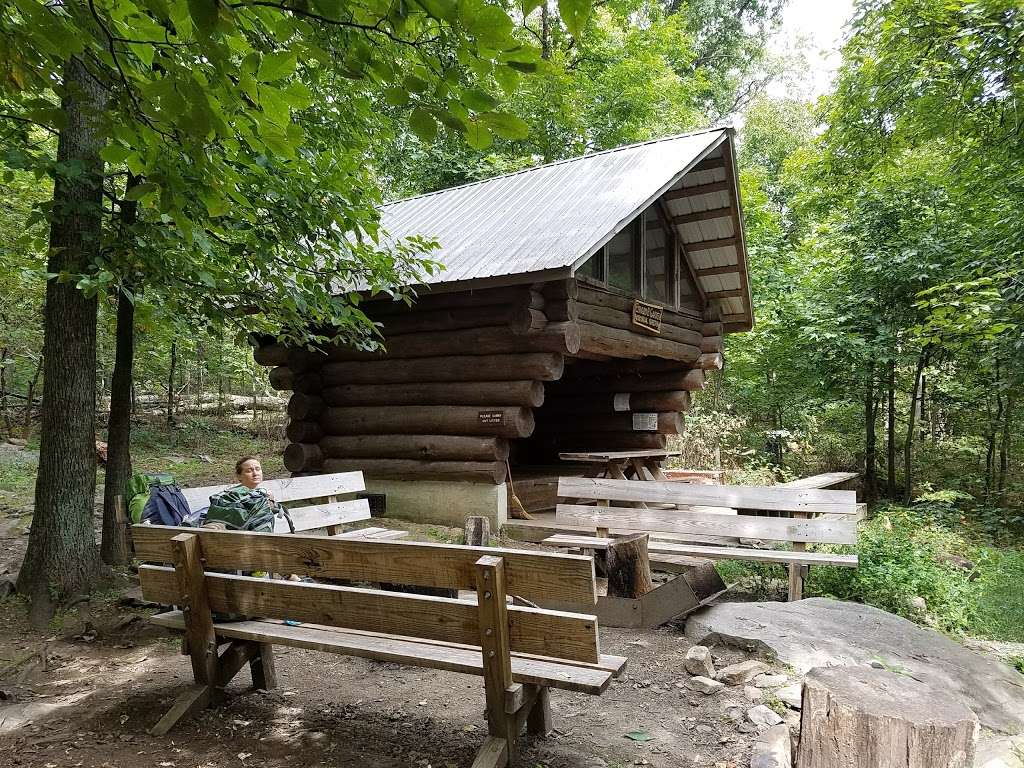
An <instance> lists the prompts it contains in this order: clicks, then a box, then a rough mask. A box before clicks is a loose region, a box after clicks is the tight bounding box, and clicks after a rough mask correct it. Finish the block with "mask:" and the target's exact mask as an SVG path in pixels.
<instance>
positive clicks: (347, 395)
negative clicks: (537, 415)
mask: <svg viewBox="0 0 1024 768" xmlns="http://www.w3.org/2000/svg"><path fill="white" fill-rule="evenodd" d="M323 397H324V400H325V401H326V402H327V404H328V405H522V406H527V407H531V408H537V407H539V406H540V405H541V404H542V403H543V402H544V385H543V384H542V383H540V382H539V381H466V382H454V381H453V382H442V383H433V384H349V385H347V386H340V387H328V388H326V389H325V390H324V392H323Z"/></svg>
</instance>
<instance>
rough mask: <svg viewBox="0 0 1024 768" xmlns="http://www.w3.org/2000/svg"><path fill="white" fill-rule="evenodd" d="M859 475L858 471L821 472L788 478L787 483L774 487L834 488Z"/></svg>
mask: <svg viewBox="0 0 1024 768" xmlns="http://www.w3.org/2000/svg"><path fill="white" fill-rule="evenodd" d="M859 476H860V473H858V472H823V473H822V474H820V475H811V476H810V477H801V478H799V479H798V480H790V481H789V482H788V483H779V484H778V485H777V486H775V487H776V488H835V487H836V486H837V485H845V484H846V483H849V482H851V481H852V480H856V479H857V478H858V477H859Z"/></svg>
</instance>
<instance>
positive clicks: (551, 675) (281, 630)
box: [151, 611, 625, 694]
mask: <svg viewBox="0 0 1024 768" xmlns="http://www.w3.org/2000/svg"><path fill="white" fill-rule="evenodd" d="M151 621H152V622H153V623H154V624H157V625H159V626H162V627H167V628H168V629H178V630H181V629H184V628H185V619H184V616H183V614H182V613H181V611H170V612H167V613H161V614H158V615H156V616H154V617H152V619H151ZM214 628H215V630H216V632H217V635H218V636H221V637H230V638H232V639H237V640H249V641H252V642H257V643H275V644H277V645H287V646H291V647H295V648H305V649H308V650H315V651H326V652H328V653H341V654H345V655H348V656H359V657H361V658H365V659H374V660H376V661H387V662H393V663H399V664H410V665H413V666H418V667H427V668H430V669H442V670H448V671H450V672H462V673H464V674H469V675H483V659H482V657H481V654H480V649H479V648H478V647H473V646H470V645H459V644H456V643H445V642H429V641H418V640H415V639H410V638H402V637H397V636H387V635H379V634H374V633H369V632H359V631H354V630H344V629H333V628H327V627H321V626H316V625H305V624H304V625H302V626H298V627H292V626H289V625H287V624H281V623H278V622H272V621H265V620H257V621H230V622H220V623H215V624H214ZM624 665H625V659H624V658H622V657H619V656H601V657H600V661H599V663H598V664H594V665H588V664H579V665H576V664H567V663H557V662H554V661H551V660H545V659H542V658H537V657H532V656H529V655H522V654H516V653H513V654H512V676H513V677H514V678H515V680H516V682H519V683H531V684H533V685H548V686H551V687H552V688H560V689H563V690H567V691H577V692H580V693H590V694H599V693H601V692H602V691H604V690H605V689H606V688H607V687H608V684H609V682H610V681H611V679H612V677H614V676H615V674H617V673H618V672H620V671H621V670H622V669H623V667H624Z"/></svg>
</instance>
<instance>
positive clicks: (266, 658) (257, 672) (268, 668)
mask: <svg viewBox="0 0 1024 768" xmlns="http://www.w3.org/2000/svg"><path fill="white" fill-rule="evenodd" d="M249 672H250V673H251V674H252V685H253V688H258V689H260V690H261V691H272V690H273V689H274V688H277V669H276V668H275V667H274V646H273V645H272V644H271V643H260V644H259V651H258V652H257V653H256V655H255V656H253V657H252V659H250V660H249Z"/></svg>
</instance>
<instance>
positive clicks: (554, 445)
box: [255, 128, 753, 525]
mask: <svg viewBox="0 0 1024 768" xmlns="http://www.w3.org/2000/svg"><path fill="white" fill-rule="evenodd" d="M734 143H735V134H734V131H733V129H731V128H720V129H714V130H707V131H702V132H698V133H691V134H685V135H680V136H672V137H669V138H664V139H658V140H655V141H648V142H644V143H641V144H634V145H630V146H625V147H620V148H618V149H613V150H609V151H605V152H596V153H593V154H589V155H584V156H582V157H578V158H574V159H570V160H564V161H560V162H555V163H551V164H548V165H542V166H539V167H535V168H530V169H526V170H523V171H519V172H516V173H510V174H506V175H502V176H498V177H495V178H491V179H487V180H484V181H479V182H474V183H470V184H465V185H462V186H458V187H454V188H451V189H445V190H441V191H438V192H433V193H430V194H424V195H419V196H416V197H412V198H409V199H405V200H399V201H397V202H393V203H389V204H386V205H384V206H383V207H382V210H381V219H382V221H381V225H382V228H383V229H384V230H385V231H386V232H387V233H388V234H389V236H390V237H392V238H396V239H397V238H404V237H408V236H411V235H421V236H423V237H426V238H431V239H434V240H436V241H437V243H438V244H439V248H438V249H437V250H434V251H432V252H431V253H430V254H429V257H430V258H432V259H434V260H435V261H438V262H440V263H441V265H442V267H443V268H442V269H441V270H440V271H439V272H438V273H437V274H435V275H433V276H432V277H430V278H429V280H428V281H426V282H425V283H424V284H423V285H420V286H417V287H416V290H417V293H418V299H417V300H416V301H415V303H414V304H413V305H412V306H411V307H408V306H406V305H405V304H404V303H403V302H396V301H391V300H388V299H387V298H375V299H369V298H368V300H367V301H365V302H364V303H363V304H362V305H361V307H362V309H363V310H364V312H366V314H367V315H368V316H369V317H370V318H371V319H373V320H374V321H375V322H377V323H379V324H380V327H381V331H382V333H383V335H384V343H385V345H386V349H385V350H384V351H379V352H367V351H363V350H357V349H353V348H350V347H344V346H333V347H329V348H327V349H324V350H321V351H315V352H314V351H309V350H304V349H287V348H285V347H283V346H282V345H280V344H278V343H274V342H272V341H270V340H268V341H267V343H265V344H263V345H262V346H258V347H257V349H256V351H255V356H256V360H257V362H259V363H261V364H263V365H268V366H272V367H273V368H272V370H271V372H270V380H271V384H272V386H274V387H275V388H277V389H280V390H291V391H292V392H293V393H294V394H292V396H291V399H290V400H289V405H288V415H289V423H288V426H287V436H288V441H289V443H288V445H287V447H286V450H285V465H286V467H287V468H288V469H289V470H290V471H292V472H294V473H303V474H305V473H318V472H340V471H349V470H362V471H363V473H364V476H365V478H366V483H367V488H368V489H369V490H371V491H375V492H378V493H383V494H385V496H386V505H387V514H388V515H389V516H395V517H408V518H413V519H419V520H423V521H433V522H439V523H440V522H447V523H450V524H458V525H461V522H462V520H463V519H464V518H465V517H466V516H468V515H474V514H475V515H488V516H490V517H491V518H492V522H494V523H497V524H501V523H503V522H505V520H506V516H507V514H508V504H509V496H510V493H509V492H510V489H512V490H514V492H515V493H516V495H517V496H518V498H519V499H520V500H521V501H522V503H523V505H524V506H525V507H526V508H527V509H528V510H531V511H537V510H542V509H545V508H546V507H548V506H553V504H554V496H553V488H554V482H555V479H556V478H557V476H558V475H559V474H570V473H573V472H576V473H581V472H582V468H581V467H574V466H571V465H567V464H565V463H564V462H561V461H560V460H559V457H558V454H559V453H560V452H565V451H613V450H630V449H634V448H664V447H665V446H666V443H667V440H668V438H669V436H670V435H675V434H680V432H681V430H682V423H683V422H682V415H681V414H682V413H683V412H685V411H686V409H687V408H688V406H689V403H690V393H691V392H692V391H694V390H697V389H701V388H703V387H704V386H705V379H706V372H707V371H708V370H712V369H720V368H721V367H722V364H723V358H722V338H723V336H724V335H725V334H727V333H735V332H741V331H745V330H749V329H750V328H751V327H752V325H753V306H752V300H751V293H750V283H749V280H748V276H747V259H746V250H745V246H744V239H743V212H742V208H741V204H740V196H739V186H738V175H737V169H736V158H735V146H734ZM510 479H511V483H512V485H511V486H509V484H508V483H509V481H510Z"/></svg>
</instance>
